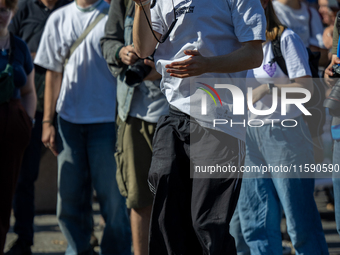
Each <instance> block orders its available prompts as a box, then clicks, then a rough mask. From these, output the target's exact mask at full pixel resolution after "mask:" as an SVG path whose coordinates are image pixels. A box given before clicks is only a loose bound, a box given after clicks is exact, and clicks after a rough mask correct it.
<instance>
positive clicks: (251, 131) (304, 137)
mask: <svg viewBox="0 0 340 255" xmlns="http://www.w3.org/2000/svg"><path fill="white" fill-rule="evenodd" d="M296 120H297V121H298V123H299V125H298V126H296V127H294V128H293V127H290V128H288V127H287V128H286V127H282V126H281V125H280V124H274V125H273V127H272V125H265V126H263V127H250V128H248V129H247V141H246V146H247V154H246V159H245V166H260V165H261V164H262V165H269V164H270V165H272V166H280V165H281V164H282V165H290V164H293V165H300V164H305V163H308V164H312V163H314V157H313V147H312V144H311V143H310V142H308V140H310V139H311V138H310V134H309V131H308V129H307V126H306V125H305V123H304V121H303V120H302V117H300V118H297V119H296ZM246 177H247V174H246V173H245V174H244V179H243V180H242V186H241V193H240V198H239V201H238V209H239V215H240V222H241V228H242V232H243V234H244V239H245V241H246V243H247V244H248V246H249V247H250V251H251V254H252V255H260V254H261V255H266V254H275V255H276V254H282V240H281V231H280V223H281V216H282V209H283V210H284V212H285V215H286V220H287V227H288V229H287V230H288V234H289V236H290V238H291V241H292V244H293V245H294V248H295V250H296V255H302V254H303V255H325V254H328V248H327V244H326V241H325V237H324V233H323V230H322V225H321V220H320V215H319V213H318V210H317V207H316V204H315V201H314V196H313V192H314V179H306V178H298V176H297V177H296V178H277V177H278V175H276V174H275V173H274V174H271V175H269V176H267V177H268V178H263V177H262V178H261V176H260V177H259V178H252V179H250V178H246ZM281 177H282V175H281Z"/></svg>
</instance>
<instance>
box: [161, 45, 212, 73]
mask: <svg viewBox="0 0 340 255" xmlns="http://www.w3.org/2000/svg"><path fill="white" fill-rule="evenodd" d="M184 54H186V55H190V56H191V57H190V58H188V59H186V60H183V61H179V62H172V63H171V64H169V65H166V66H165V68H167V70H166V71H167V73H170V76H172V77H177V78H188V77H192V76H197V75H201V74H203V73H206V72H207V69H208V67H209V61H208V58H206V57H203V56H202V55H201V54H200V53H199V52H198V51H197V50H185V51H184Z"/></svg>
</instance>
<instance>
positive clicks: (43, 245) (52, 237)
mask: <svg viewBox="0 0 340 255" xmlns="http://www.w3.org/2000/svg"><path fill="white" fill-rule="evenodd" d="M315 200H316V202H317V205H318V208H319V212H320V215H321V218H322V224H323V228H324V232H325V235H326V240H327V244H328V247H329V251H330V255H340V237H339V235H338V233H337V232H336V228H335V221H334V212H331V211H329V210H327V209H326V204H327V201H326V196H325V192H323V191H320V192H318V193H317V194H316V196H315ZM94 210H95V215H94V220H95V235H96V236H97V238H98V239H99V240H100V239H101V236H102V227H101V226H100V224H99V222H100V217H99V214H98V205H97V204H95V205H94ZM11 222H12V224H13V222H14V219H13V217H12V219H11ZM284 225H285V222H284V220H283V222H282V228H284ZM15 238H16V237H15V234H14V233H13V229H11V230H10V232H9V233H8V235H7V242H6V248H5V251H7V249H8V245H9V244H10V243H11V242H12V241H13V240H15ZM34 242H35V244H34V246H33V247H32V251H33V253H34V254H36V255H40V254H41V255H43V254H47V255H62V254H64V252H65V250H66V246H67V242H66V240H65V238H64V236H63V235H62V234H61V232H60V229H59V227H58V224H57V220H56V218H55V215H53V214H41V215H37V216H36V217H35V237H34ZM96 250H97V251H98V247H97V248H96Z"/></svg>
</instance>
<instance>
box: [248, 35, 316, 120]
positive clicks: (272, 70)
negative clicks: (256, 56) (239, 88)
mask: <svg viewBox="0 0 340 255" xmlns="http://www.w3.org/2000/svg"><path fill="white" fill-rule="evenodd" d="M280 45H281V52H282V56H283V58H284V59H285V62H286V66H287V72H288V76H289V77H288V76H287V75H286V74H285V73H284V72H283V71H282V70H281V68H280V66H279V65H278V64H277V63H276V62H274V63H271V61H272V60H273V58H274V54H273V51H272V43H271V42H267V43H266V44H264V45H263V62H262V64H261V66H260V67H258V68H255V69H253V70H249V71H248V73H247V78H249V79H247V86H249V87H253V88H256V87H257V86H259V85H261V84H265V83H274V84H275V83H276V84H289V83H291V82H290V80H292V79H295V78H299V77H303V76H306V75H311V71H310V68H309V64H308V52H307V50H306V47H305V46H304V45H303V42H302V40H301V38H300V37H299V36H298V35H297V34H296V33H294V32H293V31H292V30H290V29H286V30H285V31H284V32H283V33H282V36H281V42H280ZM254 78H255V79H254ZM271 106H272V95H265V96H264V97H263V98H262V99H261V100H259V101H257V102H256V103H255V104H254V108H255V109H258V110H268V109H270V108H271ZM286 109H287V115H284V116H282V115H281V98H280V97H278V104H277V108H276V111H275V112H274V113H272V114H270V115H265V116H261V115H255V114H253V113H251V112H250V111H249V119H261V120H263V122H264V123H265V124H269V123H272V121H270V120H269V119H277V120H276V121H274V123H275V122H279V121H282V120H283V119H293V118H296V117H298V116H300V115H301V114H302V113H301V111H300V110H299V109H298V108H297V107H296V106H295V105H292V104H289V105H287V108H286ZM259 124H260V123H259ZM252 125H256V123H255V122H254V124H252Z"/></svg>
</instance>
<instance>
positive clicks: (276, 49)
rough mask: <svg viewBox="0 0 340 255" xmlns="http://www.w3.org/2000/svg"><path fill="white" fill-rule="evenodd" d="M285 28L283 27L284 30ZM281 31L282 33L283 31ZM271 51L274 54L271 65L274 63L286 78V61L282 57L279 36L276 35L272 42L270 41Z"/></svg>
mask: <svg viewBox="0 0 340 255" xmlns="http://www.w3.org/2000/svg"><path fill="white" fill-rule="evenodd" d="M285 29H286V27H284V30H285ZM284 30H283V31H284ZM272 50H273V54H274V58H273V59H272V60H271V61H270V62H271V63H274V62H276V63H277V64H278V65H279V67H280V68H281V70H282V71H283V72H284V73H285V74H286V75H287V76H288V71H287V66H286V61H285V59H284V58H283V56H282V52H281V34H277V36H276V37H275V39H274V40H272Z"/></svg>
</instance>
